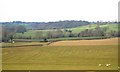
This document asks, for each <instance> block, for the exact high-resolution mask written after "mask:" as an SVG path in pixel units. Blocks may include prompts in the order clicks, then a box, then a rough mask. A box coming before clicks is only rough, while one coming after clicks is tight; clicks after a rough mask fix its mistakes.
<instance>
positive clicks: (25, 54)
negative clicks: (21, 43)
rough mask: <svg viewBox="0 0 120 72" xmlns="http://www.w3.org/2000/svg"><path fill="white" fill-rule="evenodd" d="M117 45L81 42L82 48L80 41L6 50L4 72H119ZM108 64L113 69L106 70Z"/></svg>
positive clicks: (107, 40)
mask: <svg viewBox="0 0 120 72" xmlns="http://www.w3.org/2000/svg"><path fill="white" fill-rule="evenodd" d="M85 41H86V43H85ZM117 41H118V38H112V39H105V40H104V39H103V40H79V42H80V44H79V43H78V40H77V41H75V40H74V41H73V42H72V41H60V42H54V43H51V44H50V45H48V46H34V47H32V46H28V47H18V48H17V47H16V48H4V49H3V69H4V70H14V69H15V70H46V69H48V70H68V69H70V70H116V69H117V68H118V42H117ZM91 42H92V45H91ZM106 42H108V43H107V44H106ZM81 43H82V44H81ZM112 43H113V44H112ZM68 44H70V45H68ZM84 44H85V45H84ZM103 44H106V45H103ZM99 64H102V66H99ZM106 64H111V66H109V67H106Z"/></svg>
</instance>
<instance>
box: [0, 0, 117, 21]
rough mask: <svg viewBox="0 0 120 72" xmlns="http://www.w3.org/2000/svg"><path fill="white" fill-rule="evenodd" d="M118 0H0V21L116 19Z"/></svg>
mask: <svg viewBox="0 0 120 72" xmlns="http://www.w3.org/2000/svg"><path fill="white" fill-rule="evenodd" d="M118 2H119V0H0V9H1V11H0V22H11V21H23V22H50V21H64V20H85V21H89V22H92V21H95V22H96V21H118Z"/></svg>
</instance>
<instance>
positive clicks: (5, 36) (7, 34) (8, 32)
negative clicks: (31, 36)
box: [2, 26, 27, 42]
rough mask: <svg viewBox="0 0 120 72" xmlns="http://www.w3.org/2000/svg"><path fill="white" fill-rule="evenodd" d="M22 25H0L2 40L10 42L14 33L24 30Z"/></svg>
mask: <svg viewBox="0 0 120 72" xmlns="http://www.w3.org/2000/svg"><path fill="white" fill-rule="evenodd" d="M26 31H27V30H26V28H25V27H24V26H12V27H11V26H2V42H11V41H12V40H13V38H14V34H15V33H24V32H26Z"/></svg>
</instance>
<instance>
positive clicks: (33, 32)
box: [15, 24, 119, 38]
mask: <svg viewBox="0 0 120 72" xmlns="http://www.w3.org/2000/svg"><path fill="white" fill-rule="evenodd" d="M96 27H97V24H91V25H86V26H80V27H75V28H66V29H68V30H72V32H73V33H79V32H81V31H84V30H86V29H95V28H96ZM100 27H101V28H105V27H108V30H107V32H109V31H111V30H112V31H118V27H119V26H118V24H103V25H100ZM61 30H63V31H64V29H61ZM48 31H52V30H29V31H27V32H25V33H24V34H22V33H16V34H15V36H16V37H21V36H22V37H30V36H31V37H32V38H34V37H35V35H36V33H37V32H42V33H43V35H44V36H46V35H47V33H48ZM65 34H66V33H65Z"/></svg>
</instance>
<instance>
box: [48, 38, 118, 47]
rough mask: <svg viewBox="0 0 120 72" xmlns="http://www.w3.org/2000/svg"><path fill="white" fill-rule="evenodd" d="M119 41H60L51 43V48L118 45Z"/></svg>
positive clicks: (115, 39)
mask: <svg viewBox="0 0 120 72" xmlns="http://www.w3.org/2000/svg"><path fill="white" fill-rule="evenodd" d="M118 39H120V38H110V39H98V40H69V41H58V42H53V43H51V44H50V45H49V46H77V45H118Z"/></svg>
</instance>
